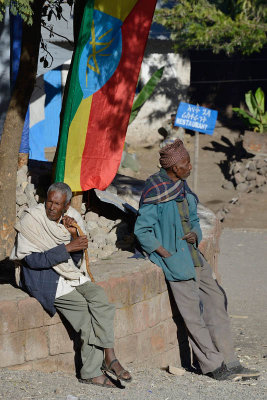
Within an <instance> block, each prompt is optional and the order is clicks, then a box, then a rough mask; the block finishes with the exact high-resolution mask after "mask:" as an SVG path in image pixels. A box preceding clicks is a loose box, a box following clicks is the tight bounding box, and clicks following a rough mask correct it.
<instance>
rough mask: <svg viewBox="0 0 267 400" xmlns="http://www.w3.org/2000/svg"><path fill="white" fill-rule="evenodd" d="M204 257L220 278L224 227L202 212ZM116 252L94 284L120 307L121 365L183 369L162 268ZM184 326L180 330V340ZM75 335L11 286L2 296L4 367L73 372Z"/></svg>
mask: <svg viewBox="0 0 267 400" xmlns="http://www.w3.org/2000/svg"><path fill="white" fill-rule="evenodd" d="M199 211H200V218H201V226H202V230H203V233H204V240H203V241H202V242H201V244H200V249H201V251H203V252H204V254H206V257H207V258H208V260H209V261H210V263H211V264H212V266H213V268H214V271H215V272H217V254H218V252H219V247H218V241H219V236H220V224H219V223H218V220H217V219H216V218H215V216H214V214H213V213H212V212H211V211H209V210H207V209H205V208H204V207H202V206H200V210H199ZM130 256H132V254H131V253H128V252H123V251H118V252H116V254H114V255H113V256H112V257H110V258H109V259H106V260H99V261H97V262H96V263H92V265H91V269H92V272H93V275H94V276H95V279H96V281H97V282H98V283H99V285H101V286H102V287H103V288H104V289H105V290H106V292H107V295H108V297H109V300H110V301H111V302H112V303H114V304H115V305H116V316H115V349H116V353H117V356H118V357H119V358H120V359H121V361H122V362H123V363H126V364H130V363H142V365H148V366H158V367H166V366H167V365H168V364H172V365H180V362H181V360H180V353H179V347H178V340H177V326H176V324H175V323H174V319H173V315H174V316H175V314H176V311H175V309H172V307H171V304H170V300H169V294H168V289H167V286H166V283H165V279H164V275H163V273H162V271H161V269H160V268H158V267H157V266H155V265H153V264H152V263H151V262H150V261H148V260H142V259H133V258H129V257H130ZM181 333H182V326H181V325H180V324H178V335H179V334H181ZM74 347H77V335H76V334H75V333H74V332H73V330H72V329H71V328H70V327H69V325H68V324H66V322H64V321H63V322H62V321H61V319H60V317H59V316H58V315H55V316H54V317H53V318H50V317H49V316H48V314H47V313H46V312H45V311H44V310H43V309H42V307H41V305H40V304H39V303H38V302H37V300H35V299H34V298H31V297H29V296H28V295H27V294H26V293H24V292H22V291H21V290H20V289H15V288H14V287H12V286H11V285H7V284H5V285H1V292H0V367H2V368H3V367H8V368H13V369H26V370H31V369H34V370H40V371H45V372H52V371H62V372H70V373H73V372H74V371H75V363H74V359H75V357H74V356H75V352H74Z"/></svg>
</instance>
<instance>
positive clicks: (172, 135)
mask: <svg viewBox="0 0 267 400" xmlns="http://www.w3.org/2000/svg"><path fill="white" fill-rule="evenodd" d="M175 117H176V114H171V118H170V119H168V120H167V121H165V122H164V123H163V125H162V127H161V128H159V130H158V132H159V134H160V135H162V136H163V138H164V140H163V141H162V142H161V143H160V148H163V147H164V146H166V145H168V144H171V143H173V142H174V141H175V140H176V139H181V141H182V142H184V139H185V130H184V128H182V127H180V126H175V125H174V123H175Z"/></svg>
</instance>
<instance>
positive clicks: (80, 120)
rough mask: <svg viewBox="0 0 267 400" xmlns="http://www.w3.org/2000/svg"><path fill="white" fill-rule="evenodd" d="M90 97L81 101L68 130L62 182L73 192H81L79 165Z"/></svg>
mask: <svg viewBox="0 0 267 400" xmlns="http://www.w3.org/2000/svg"><path fill="white" fill-rule="evenodd" d="M92 97H93V96H89V97H87V98H86V99H83V100H82V101H81V104H80V106H79V108H78V110H77V112H76V114H75V116H74V118H73V120H72V122H71V124H70V128H69V135H68V146H67V152H66V164H65V176H64V182H65V183H67V184H68V185H69V186H70V187H71V190H72V191H74V192H79V191H81V190H82V188H81V184H80V175H81V164H82V155H83V149H84V146H85V139H86V134H87V126H88V119H89V115H90V109H91V103H92Z"/></svg>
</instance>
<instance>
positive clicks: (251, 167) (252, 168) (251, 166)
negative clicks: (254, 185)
mask: <svg viewBox="0 0 267 400" xmlns="http://www.w3.org/2000/svg"><path fill="white" fill-rule="evenodd" d="M247 168H248V170H249V171H256V165H255V162H254V161H249V162H248V166H247Z"/></svg>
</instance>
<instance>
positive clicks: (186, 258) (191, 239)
mask: <svg viewBox="0 0 267 400" xmlns="http://www.w3.org/2000/svg"><path fill="white" fill-rule="evenodd" d="M160 164H161V167H162V168H161V169H160V171H159V172H157V173H156V174H154V175H152V176H151V177H149V178H148V180H147V181H146V184H145V188H144V191H143V193H142V197H141V200H140V209H139V216H138V218H137V221H136V225H135V235H136V236H137V238H138V240H139V242H140V244H141V246H142V248H143V250H144V251H145V252H146V253H148V254H149V258H150V260H151V261H152V262H154V263H155V264H157V265H158V266H159V267H161V268H162V269H163V272H164V274H165V278H166V280H167V281H168V282H169V285H170V289H171V291H172V293H173V296H174V299H175V302H176V304H177V307H178V309H179V311H180V313H181V315H182V317H183V319H184V322H185V325H186V327H187V330H188V335H189V341H190V344H191V347H192V350H193V352H194V354H195V356H196V357H197V359H198V362H199V365H200V368H201V370H202V373H203V374H205V375H209V376H211V377H212V378H214V379H218V380H225V379H230V378H233V377H236V376H240V377H246V378H252V377H257V376H258V375H259V374H257V373H256V374H255V371H251V370H248V369H246V368H244V367H243V366H242V365H241V364H240V363H239V361H238V359H237V358H236V356H235V352H234V347H233V343H232V338H231V330H230V322H229V317H228V314H227V311H226V309H225V297H224V294H223V291H222V290H221V289H220V287H219V286H218V284H217V282H216V281H215V280H214V279H213V277H212V272H211V267H210V265H209V264H208V263H207V261H206V260H205V258H204V257H203V256H202V254H201V253H200V252H199V250H198V244H199V242H200V241H201V238H202V234H201V229H200V225H199V218H198V216H197V203H198V198H197V196H196V195H195V194H194V193H192V192H191V190H190V189H189V187H188V185H187V183H186V179H187V178H188V176H189V175H190V171H191V169H192V166H191V163H190V157H189V154H188V152H187V150H186V149H185V147H184V145H183V142H182V141H181V140H180V139H177V140H175V142H174V143H172V144H170V145H167V146H166V147H164V148H162V149H161V150H160Z"/></svg>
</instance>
